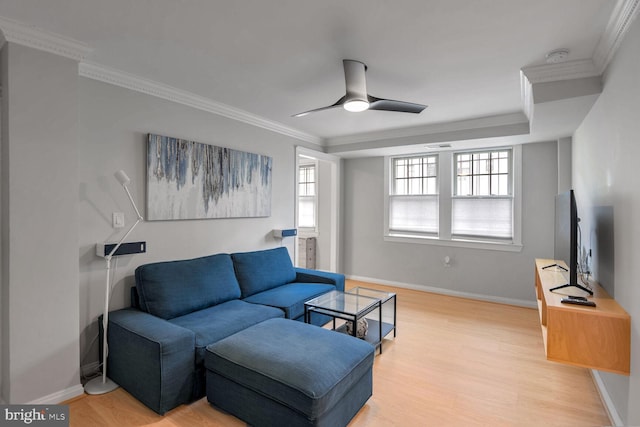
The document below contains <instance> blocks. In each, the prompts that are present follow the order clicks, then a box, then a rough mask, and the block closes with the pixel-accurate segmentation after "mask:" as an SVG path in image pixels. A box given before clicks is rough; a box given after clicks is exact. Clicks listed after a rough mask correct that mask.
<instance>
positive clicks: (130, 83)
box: [78, 62, 324, 146]
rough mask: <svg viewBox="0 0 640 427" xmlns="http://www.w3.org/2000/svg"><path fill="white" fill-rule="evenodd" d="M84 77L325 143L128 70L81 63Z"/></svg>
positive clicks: (295, 136) (287, 134)
mask: <svg viewBox="0 0 640 427" xmlns="http://www.w3.org/2000/svg"><path fill="white" fill-rule="evenodd" d="M78 72H79V74H80V76H82V77H86V78H89V79H93V80H98V81H101V82H104V83H109V84H112V85H115V86H120V87H123V88H126V89H129V90H133V91H136V92H141V93H144V94H147V95H151V96H155V97H157V98H162V99H166V100H168V101H172V102H176V103H178V104H182V105H186V106H188V107H192V108H196V109H198V110H202V111H207V112H209V113H213V114H217V115H220V116H224V117H227V118H230V119H233V120H237V121H239V122H243V123H247V124H250V125H252V126H257V127H259V128H262V129H266V130H270V131H272V132H276V133H280V134H282V135H286V136H290V137H292V138H296V139H299V140H302V141H306V142H310V143H313V144H317V145H320V146H322V145H323V142H324V140H323V139H322V138H320V137H317V136H314V135H311V134H308V133H305V132H301V131H299V130H296V129H293V128H290V127H288V126H285V125H283V124H280V123H278V122H274V121H272V120H267V119H264V118H262V117H259V116H256V115H254V114H251V113H248V112H246V111H244V110H240V109H238V108H234V107H231V106H229V105H226V104H222V103H219V102H215V101H213V100H211V99H209V98H205V97H203V96H200V95H196V94H194V93H191V92H187V91H184V90H181V89H177V88H175V87H172V86H169V85H166V84H163V83H159V82H156V81H153V80H149V79H145V78H142V77H139V76H136V75H134V74H130V73H126V72H124V71H120V70H116V69H113V68H109V67H105V66H103V65H100V64H95V63H89V62H81V63H80V65H79V67H78Z"/></svg>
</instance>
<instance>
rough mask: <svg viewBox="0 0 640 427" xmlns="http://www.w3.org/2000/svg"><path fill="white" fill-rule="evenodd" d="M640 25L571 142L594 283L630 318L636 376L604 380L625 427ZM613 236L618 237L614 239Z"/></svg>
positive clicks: (636, 237) (636, 300)
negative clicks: (629, 349) (616, 302)
mask: <svg viewBox="0 0 640 427" xmlns="http://www.w3.org/2000/svg"><path fill="white" fill-rule="evenodd" d="M638 76H640V21H637V20H636V21H635V22H634V23H633V24H632V27H631V28H630V30H629V32H628V33H627V35H626V36H625V39H624V40H623V42H622V44H621V45H620V48H619V50H618V52H617V53H616V56H615V57H614V59H613V61H612V63H611V64H610V65H609V68H608V70H607V72H606V74H605V78H604V90H603V92H602V94H601V95H600V97H599V98H598V100H597V101H596V103H595V105H594V106H593V108H592V110H591V111H590V113H589V114H588V115H587V117H586V118H585V120H584V122H583V123H582V125H581V126H580V127H579V128H578V130H577V131H576V132H575V134H574V137H573V183H574V188H575V191H576V199H577V203H578V212H579V214H580V217H581V219H582V221H581V229H582V236H583V238H582V243H583V245H584V246H585V247H586V248H587V249H588V248H592V249H593V252H594V255H593V258H592V260H591V264H592V266H593V267H594V271H595V278H596V280H598V281H604V282H606V283H603V285H605V287H607V288H608V290H609V292H610V293H612V292H613V293H614V295H615V299H616V300H617V301H618V302H619V303H620V304H621V305H622V306H623V307H624V308H625V310H626V311H627V312H628V313H629V314H630V315H631V323H632V325H631V333H632V336H631V376H630V377H627V376H623V375H615V374H608V373H604V372H602V373H600V376H601V378H602V379H603V382H604V384H605V387H606V390H607V392H608V394H609V395H610V396H611V398H612V400H613V403H614V405H615V407H616V410H617V412H618V414H619V416H620V418H621V420H622V422H623V423H624V425H640V405H638V402H640V284H639V283H638V274H637V272H638V270H637V268H638V260H639V259H640V244H639V243H638V242H640V222H639V221H638V219H639V218H640V187H639V186H638V183H639V182H640V179H639V178H638V165H637V161H638V159H639V158H640V143H639V141H640V139H639V135H640V120H638V119H639V117H640V86H639V85H638ZM611 230H612V232H611Z"/></svg>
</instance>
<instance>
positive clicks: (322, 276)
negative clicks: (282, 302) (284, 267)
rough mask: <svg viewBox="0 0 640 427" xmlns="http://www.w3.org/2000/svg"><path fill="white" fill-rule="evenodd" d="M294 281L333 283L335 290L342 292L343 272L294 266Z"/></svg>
mask: <svg viewBox="0 0 640 427" xmlns="http://www.w3.org/2000/svg"><path fill="white" fill-rule="evenodd" d="M295 270H296V282H307V283H328V284H330V285H334V286H335V287H336V289H337V290H339V291H342V292H344V274H340V273H331V272H329V271H320V270H310V269H307V268H299V267H298V268H296V269H295Z"/></svg>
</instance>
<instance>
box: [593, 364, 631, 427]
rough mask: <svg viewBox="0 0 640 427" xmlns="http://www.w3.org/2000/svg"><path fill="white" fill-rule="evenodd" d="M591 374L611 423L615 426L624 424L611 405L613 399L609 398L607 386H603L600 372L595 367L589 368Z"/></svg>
mask: <svg viewBox="0 0 640 427" xmlns="http://www.w3.org/2000/svg"><path fill="white" fill-rule="evenodd" d="M591 376H592V377H593V382H594V383H595V384H596V389H597V390H598V393H599V394H600V399H602V403H603V404H604V407H605V409H606V410H607V413H608V415H609V420H610V421H611V423H612V425H614V426H616V427H620V426H624V423H623V422H622V418H620V414H618V410H617V409H616V407H615V406H614V405H613V399H611V395H610V394H609V392H608V391H607V388H606V387H605V386H604V381H602V377H601V376H600V372H598V371H596V370H595V369H591Z"/></svg>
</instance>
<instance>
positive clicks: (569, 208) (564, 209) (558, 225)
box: [553, 190, 578, 276]
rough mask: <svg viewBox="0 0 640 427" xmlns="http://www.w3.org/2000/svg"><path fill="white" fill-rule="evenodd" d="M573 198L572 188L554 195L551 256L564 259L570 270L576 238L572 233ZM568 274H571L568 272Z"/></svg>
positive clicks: (574, 210) (573, 258)
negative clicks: (554, 215)
mask: <svg viewBox="0 0 640 427" xmlns="http://www.w3.org/2000/svg"><path fill="white" fill-rule="evenodd" d="M574 212H576V209H575V200H574V195H573V190H569V191H567V192H566V193H561V194H558V195H557V196H556V219H555V234H554V237H555V239H554V251H553V257H554V258H555V259H556V261H564V262H565V263H566V264H567V268H568V269H569V271H571V269H572V268H571V267H572V266H573V265H574V261H576V262H577V256H576V255H577V243H578V242H577V238H576V237H575V235H574V229H575V227H574V216H577V215H576V214H574ZM569 276H573V275H572V274H570V275H569Z"/></svg>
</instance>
